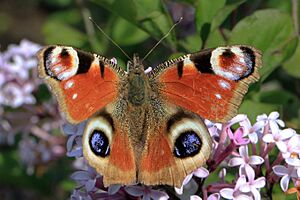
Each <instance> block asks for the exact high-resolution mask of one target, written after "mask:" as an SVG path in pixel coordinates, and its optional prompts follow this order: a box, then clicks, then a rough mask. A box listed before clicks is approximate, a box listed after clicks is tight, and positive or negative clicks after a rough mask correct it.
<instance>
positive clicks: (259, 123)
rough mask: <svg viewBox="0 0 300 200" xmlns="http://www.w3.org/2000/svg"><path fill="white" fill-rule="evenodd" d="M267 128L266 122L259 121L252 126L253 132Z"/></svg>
mask: <svg viewBox="0 0 300 200" xmlns="http://www.w3.org/2000/svg"><path fill="white" fill-rule="evenodd" d="M264 126H265V122H264V121H258V122H256V123H255V124H254V125H253V126H252V131H257V130H259V129H261V128H262V127H264Z"/></svg>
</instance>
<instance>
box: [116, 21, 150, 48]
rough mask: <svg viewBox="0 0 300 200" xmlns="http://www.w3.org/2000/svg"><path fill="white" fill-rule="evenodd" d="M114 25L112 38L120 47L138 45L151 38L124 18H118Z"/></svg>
mask: <svg viewBox="0 0 300 200" xmlns="http://www.w3.org/2000/svg"><path fill="white" fill-rule="evenodd" d="M114 24H115V28H114V29H112V37H113V39H114V40H115V42H116V43H117V44H119V45H133V44H138V43H140V42H142V41H144V40H146V39H147V38H149V35H148V34H147V33H146V32H144V31H143V30H141V29H139V28H138V27H136V26H134V25H133V24H131V23H128V22H127V21H126V20H124V19H122V18H118V19H117V20H116V21H115V23H114Z"/></svg>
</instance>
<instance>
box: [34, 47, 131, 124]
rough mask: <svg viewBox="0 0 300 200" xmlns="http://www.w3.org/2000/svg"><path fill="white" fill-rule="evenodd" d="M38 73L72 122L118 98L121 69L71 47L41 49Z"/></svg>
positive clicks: (79, 120) (96, 56) (104, 59)
mask: <svg viewBox="0 0 300 200" xmlns="http://www.w3.org/2000/svg"><path fill="white" fill-rule="evenodd" d="M38 57H39V76H40V77H41V78H43V79H44V80H45V82H46V83H47V84H48V85H49V86H50V88H51V90H52V92H53V93H54V94H55V95H56V97H57V100H58V103H59V105H60V108H61V110H62V112H63V113H64V114H65V115H66V118H67V120H68V121H70V122H71V123H78V122H81V121H83V120H85V119H87V118H88V117H90V116H91V115H93V114H94V113H95V112H97V111H98V110H100V109H101V108H103V107H104V106H106V105H107V104H108V103H111V102H112V101H114V100H115V99H116V98H117V94H118V83H119V81H120V79H121V78H122V76H125V73H124V71H122V70H121V69H120V68H119V67H118V66H116V65H115V64H114V63H111V62H110V61H109V60H107V59H106V58H104V57H101V56H98V55H93V54H90V53H87V52H84V51H81V50H78V49H74V48H72V47H66V46H48V47H45V48H43V49H42V50H40V52H39V53H38Z"/></svg>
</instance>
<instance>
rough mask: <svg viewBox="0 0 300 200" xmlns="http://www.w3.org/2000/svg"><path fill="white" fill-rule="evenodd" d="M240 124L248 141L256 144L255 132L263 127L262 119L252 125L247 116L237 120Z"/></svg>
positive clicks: (256, 136)
mask: <svg viewBox="0 0 300 200" xmlns="http://www.w3.org/2000/svg"><path fill="white" fill-rule="evenodd" d="M239 124H240V126H242V127H244V133H245V134H246V135H248V137H249V139H250V142H251V143H254V144H256V143H257V142H258V135H257V132H258V131H259V130H260V129H261V128H262V127H264V124H265V122H264V121H258V122H256V123H255V124H254V125H253V126H252V125H251V122H250V120H249V119H248V118H245V119H244V120H242V121H241V122H239Z"/></svg>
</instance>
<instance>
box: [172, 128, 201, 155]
mask: <svg viewBox="0 0 300 200" xmlns="http://www.w3.org/2000/svg"><path fill="white" fill-rule="evenodd" d="M201 147H202V141H201V139H200V138H199V136H198V135H197V134H196V133H195V132H194V131H192V130H190V131H186V132H183V133H181V135H180V136H179V137H178V138H177V139H176V141H175V145H174V151H173V153H174V155H175V156H176V157H178V158H186V157H191V156H194V155H196V154H197V153H199V151H200V150H201Z"/></svg>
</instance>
